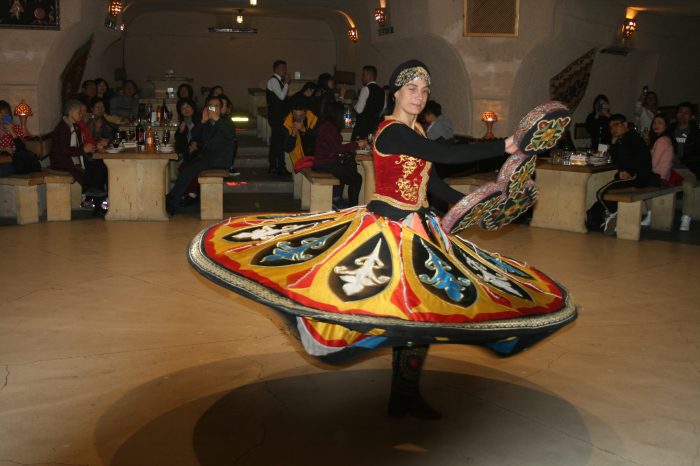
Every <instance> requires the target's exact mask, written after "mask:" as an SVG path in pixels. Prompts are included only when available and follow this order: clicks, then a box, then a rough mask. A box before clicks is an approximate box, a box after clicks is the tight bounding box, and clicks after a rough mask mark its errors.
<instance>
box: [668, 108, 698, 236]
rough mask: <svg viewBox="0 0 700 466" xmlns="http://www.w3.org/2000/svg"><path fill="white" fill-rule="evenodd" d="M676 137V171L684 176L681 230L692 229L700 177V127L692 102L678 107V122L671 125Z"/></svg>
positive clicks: (672, 132)
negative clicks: (691, 223)
mask: <svg viewBox="0 0 700 466" xmlns="http://www.w3.org/2000/svg"><path fill="white" fill-rule="evenodd" d="M670 131H671V134H672V135H673V137H674V138H675V139H676V150H677V153H676V155H677V161H678V162H679V163H680V165H679V166H678V167H677V168H676V171H678V173H679V174H680V175H681V176H682V177H683V182H682V186H683V216H682V217H681V228H680V229H681V231H689V230H690V221H691V217H690V214H691V212H693V208H694V204H693V202H694V193H693V190H694V187H695V183H697V179H698V177H700V129H698V126H697V122H696V121H695V108H694V106H693V104H691V103H690V102H681V103H680V104H678V107H677V109H676V122H675V123H674V124H673V125H672V126H671V130H670Z"/></svg>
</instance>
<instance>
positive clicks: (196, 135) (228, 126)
mask: <svg viewBox="0 0 700 466" xmlns="http://www.w3.org/2000/svg"><path fill="white" fill-rule="evenodd" d="M222 107H223V103H222V100H221V97H219V96H213V97H210V98H209V99H208V100H207V102H206V105H205V106H204V109H203V110H202V119H201V121H200V122H198V123H197V124H195V126H194V127H193V128H192V139H191V142H190V144H192V143H194V144H195V145H196V148H197V149H198V150H199V156H198V157H197V158H196V159H194V160H192V161H190V163H189V164H188V165H187V168H185V169H183V170H182V171H181V172H180V174H179V175H178V177H177V181H175V186H173V189H172V190H170V192H169V193H168V195H167V196H166V204H165V205H166V210H167V211H168V213H169V214H170V215H175V213H176V212H177V210H178V208H179V206H180V203H181V202H182V196H183V195H184V194H185V191H186V190H187V187H188V186H189V185H190V183H191V182H192V180H194V179H196V178H197V177H198V176H199V174H200V173H201V172H202V171H204V170H210V169H213V168H225V169H226V170H228V168H229V167H230V166H231V159H232V157H233V149H234V145H235V142H236V131H235V129H234V127H233V123H232V122H231V119H230V118H222V116H221V108H222Z"/></svg>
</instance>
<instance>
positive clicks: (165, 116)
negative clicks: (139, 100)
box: [160, 98, 170, 126]
mask: <svg viewBox="0 0 700 466" xmlns="http://www.w3.org/2000/svg"><path fill="white" fill-rule="evenodd" d="M169 120H170V111H169V110H168V104H167V102H165V98H163V105H161V106H160V124H161V125H163V126H166V125H167V124H168V123H169Z"/></svg>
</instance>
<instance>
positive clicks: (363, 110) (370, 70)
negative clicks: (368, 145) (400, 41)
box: [352, 65, 384, 140]
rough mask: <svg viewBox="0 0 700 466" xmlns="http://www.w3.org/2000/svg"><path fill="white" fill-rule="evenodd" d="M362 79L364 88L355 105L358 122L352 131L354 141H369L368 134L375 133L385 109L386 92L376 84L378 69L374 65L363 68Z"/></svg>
mask: <svg viewBox="0 0 700 466" xmlns="http://www.w3.org/2000/svg"><path fill="white" fill-rule="evenodd" d="M360 79H361V80H362V84H363V85H364V87H363V88H362V90H360V96H359V97H358V99H357V103H356V104H355V113H357V122H356V123H355V127H354V128H353V130H352V139H353V140H356V139H367V135H368V134H370V133H374V131H375V130H376V129H377V125H378V124H379V119H380V114H381V113H382V109H383V108H384V91H383V90H382V88H381V87H379V86H378V85H377V83H376V82H375V81H376V79H377V68H376V67H374V66H372V65H367V66H363V67H362V75H361V77H360Z"/></svg>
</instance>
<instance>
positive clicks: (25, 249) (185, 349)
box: [0, 215, 700, 466]
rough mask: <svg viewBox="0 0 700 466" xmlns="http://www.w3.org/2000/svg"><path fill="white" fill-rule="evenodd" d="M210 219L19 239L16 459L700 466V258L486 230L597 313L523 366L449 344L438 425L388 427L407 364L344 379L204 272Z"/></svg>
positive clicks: (437, 368) (85, 228)
mask: <svg viewBox="0 0 700 466" xmlns="http://www.w3.org/2000/svg"><path fill="white" fill-rule="evenodd" d="M205 225H206V222H200V221H199V220H198V219H197V218H196V217H195V216H194V215H182V216H177V217H175V218H174V219H173V220H171V221H170V222H144V223H136V222H105V221H102V220H99V219H83V220H77V221H73V222H70V223H51V224H49V223H39V224H34V225H25V226H5V227H1V228H0V465H2V466H11V465H18V464H32V465H50V466H53V465H73V464H74V465H114V466H139V465H144V466H145V465H149V466H158V465H165V466H179V465H205V466H218V465H285V466H291V465H299V466H309V465H312V466H313V465H356V464H362V465H441V466H446V465H484V466H486V465H488V466H491V465H494V466H495V465H498V466H504V465H517V466H522V465H533V466H543V465H555V466H569V465H570V466H583V465H619V466H623V465H624V466H627V465H655V466H693V465H694V466H698V465H700V306H698V303H699V302H700V286H698V283H700V266H699V264H700V247H698V246H695V245H691V244H681V243H674V242H664V241H653V240H644V241H641V242H630V241H623V240H616V239H615V238H611V237H605V236H603V235H601V234H589V235H580V234H574V233H562V232H556V231H549V230H541V229H536V228H530V227H527V226H524V225H514V226H511V227H508V228H506V229H504V230H502V231H499V232H496V233H484V232H474V233H469V234H467V236H468V237H469V239H472V240H474V241H476V242H477V243H478V244H479V245H481V246H482V247H484V248H486V249H489V250H495V251H500V252H502V253H503V254H506V255H510V256H513V257H517V258H520V259H522V260H525V261H527V262H530V263H532V264H536V265H538V266H539V267H540V268H541V269H542V270H544V271H546V272H548V273H549V274H551V275H552V276H554V277H556V278H557V279H559V280H560V281H561V282H562V283H563V284H565V285H566V286H567V287H568V288H569V290H570V291H571V293H572V294H573V296H574V298H575V301H576V302H577V303H578V304H579V305H580V317H579V320H578V321H577V322H576V323H575V324H574V325H572V326H570V327H569V328H567V329H566V330H564V331H561V332H559V333H557V334H555V335H554V336H552V337H551V338H549V339H548V340H545V341H543V342H541V343H540V344H539V345H537V346H535V347H533V348H531V349H530V350H528V351H526V352H524V353H522V354H519V355H517V356H514V357H512V358H508V359H499V358H496V357H494V356H493V355H491V354H490V353H487V352H486V351H484V350H481V349H479V348H475V347H466V346H451V345H446V346H441V347H433V348H432V349H431V353H430V357H429V358H428V362H427V367H426V372H425V374H424V380H423V391H424V393H425V396H426V398H428V399H429V400H430V401H431V403H432V404H433V405H434V406H435V407H436V408H437V409H439V410H440V411H441V412H442V413H443V415H444V418H443V419H442V420H441V421H437V422H426V421H419V420H415V419H411V418H404V419H398V420H397V419H389V418H387V416H386V414H385V406H386V400H387V394H388V388H389V376H390V373H389V366H390V354H389V352H387V351H379V352H377V353H376V354H375V355H373V357H370V358H367V359H365V360H362V361H358V362H356V363H355V364H352V365H348V366H346V367H341V368H337V367H325V366H323V365H321V364H319V363H317V362H315V361H314V360H312V359H310V358H308V357H306V356H305V355H304V354H303V353H302V352H301V351H300V348H299V346H298V345H297V344H296V342H295V341H294V340H293V339H291V338H290V337H289V336H288V335H287V334H286V332H285V331H284V330H283V327H282V325H281V322H280V321H279V320H278V319H277V318H276V316H274V314H272V313H271V312H270V311H267V310H266V309H265V308H264V307H263V306H261V305H259V304H256V303H254V302H252V301H250V300H248V299H245V298H243V297H240V296H237V295H234V294H231V293H228V292H225V291H223V290H222V289H220V288H218V287H216V286H214V285H212V284H210V283H209V282H207V281H205V280H203V279H201V278H200V277H199V276H198V275H197V274H196V273H195V272H193V270H192V269H191V268H190V267H189V265H188V263H187V260H186V257H185V249H186V247H187V244H188V242H189V240H190V239H191V238H192V237H193V235H194V234H195V233H196V232H197V231H199V230H200V229H201V228H203V227H204V226H205Z"/></svg>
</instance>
